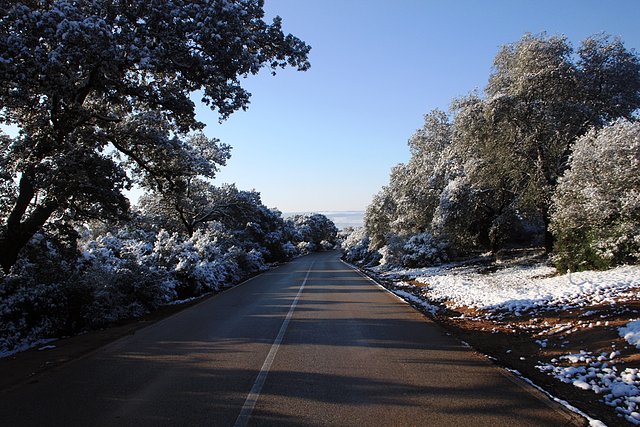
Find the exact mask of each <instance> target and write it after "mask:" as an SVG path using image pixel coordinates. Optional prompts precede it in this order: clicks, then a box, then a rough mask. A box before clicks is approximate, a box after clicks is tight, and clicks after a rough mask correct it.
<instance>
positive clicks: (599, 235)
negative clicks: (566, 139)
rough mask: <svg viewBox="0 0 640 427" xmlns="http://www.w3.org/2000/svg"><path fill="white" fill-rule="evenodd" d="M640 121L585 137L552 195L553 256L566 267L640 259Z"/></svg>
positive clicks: (605, 129) (609, 265) (579, 142)
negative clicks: (554, 243)
mask: <svg viewBox="0 0 640 427" xmlns="http://www.w3.org/2000/svg"><path fill="white" fill-rule="evenodd" d="M639 172H640V123H638V122H629V121H620V122H617V123H615V124H613V125H611V126H607V127H605V128H603V129H601V130H599V131H597V130H593V131H591V132H589V133H587V134H586V135H584V136H583V137H581V138H580V139H579V140H578V141H577V142H576V144H575V145H574V147H573V153H572V155H571V168H570V169H569V170H568V171H567V173H566V174H565V175H564V176H563V177H562V178H561V180H560V183H559V184H558V188H557V190H556V192H555V194H554V195H553V201H552V202H553V203H552V208H553V216H552V223H551V228H552V230H553V232H554V233H555V234H556V236H557V241H556V246H555V251H554V256H555V258H556V261H557V264H558V265H559V266H560V267H561V268H562V269H563V270H566V269H571V270H573V271H576V270H583V269H587V268H593V267H596V268H608V267H611V266H614V265H618V264H624V263H637V262H639V261H640V173H639Z"/></svg>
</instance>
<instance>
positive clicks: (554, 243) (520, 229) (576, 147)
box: [342, 34, 640, 426]
mask: <svg viewBox="0 0 640 427" xmlns="http://www.w3.org/2000/svg"><path fill="white" fill-rule="evenodd" d="M639 108H640V58H639V57H638V55H637V53H636V52H635V51H633V50H628V49H626V48H625V47H624V44H623V42H622V41H621V40H619V39H617V38H611V37H608V36H606V35H601V34H599V35H595V36H592V37H589V38H588V39H586V40H585V41H583V42H582V43H581V44H580V46H579V47H578V48H577V49H574V48H573V47H572V46H571V45H570V44H569V43H568V41H567V40H566V39H565V38H564V37H559V36H549V35H546V34H541V35H531V34H527V35H525V36H524V37H523V38H522V39H520V40H518V41H517V42H515V43H512V44H509V45H506V46H504V47H503V48H502V49H500V51H499V52H498V54H497V55H496V57H495V60H494V66H493V70H492V72H491V75H490V77H489V81H488V83H487V86H486V88H485V90H484V92H483V93H478V92H473V93H471V94H469V95H467V96H464V97H462V98H460V99H456V100H454V101H453V102H452V104H451V109H450V111H448V112H443V111H438V110H436V111H432V112H430V113H428V114H427V115H426V116H425V121H424V125H423V127H422V128H421V129H418V130H417V131H416V132H415V134H414V135H413V136H412V137H411V138H410V140H409V143H408V144H409V149H410V152H411V157H410V159H409V161H408V162H407V163H406V164H400V165H398V166H396V167H394V168H393V170H392V171H391V174H390V182H389V184H388V185H387V186H385V187H383V188H382V190H381V191H380V192H379V193H378V194H377V195H376V196H375V197H374V199H373V201H372V203H371V204H370V205H369V206H368V208H367V210H366V214H365V226H364V227H362V228H360V229H356V230H352V232H351V233H350V234H348V235H347V236H345V238H344V240H343V244H342V245H343V250H344V255H343V258H344V259H345V260H346V261H348V262H351V263H353V264H356V265H358V266H360V267H361V268H363V269H364V270H365V271H366V272H367V273H368V274H370V275H372V276H374V277H376V278H377V279H378V281H379V282H381V283H382V284H383V285H384V286H386V287H387V288H388V289H390V290H391V291H392V292H394V293H396V294H397V295H398V296H400V297H401V298H403V299H405V300H406V301H408V302H409V303H411V304H413V305H414V306H416V307H417V308H419V309H420V310H422V311H423V312H424V313H426V314H427V315H429V316H431V317H432V318H434V319H436V320H438V321H439V322H441V323H442V324H443V325H444V326H445V327H447V328H449V330H450V331H452V332H453V333H455V334H456V335H458V336H459V337H460V338H461V339H464V340H465V341H466V342H468V343H470V344H471V345H472V346H473V347H474V348H476V349H478V350H479V351H481V352H483V353H484V354H486V355H488V356H489V357H490V358H491V359H492V360H494V361H495V362H496V363H499V364H502V365H504V366H505V367H507V368H509V369H511V370H512V371H513V372H516V373H518V374H522V375H524V376H525V377H526V378H528V379H532V380H533V381H534V382H535V383H536V384H538V385H541V386H543V387H544V388H545V390H548V391H551V392H552V394H554V395H556V396H558V397H560V398H562V399H564V400H565V401H568V402H570V403H571V405H573V406H576V407H578V408H580V409H581V410H582V411H583V413H585V414H587V415H590V416H591V417H593V418H592V420H591V422H590V423H591V425H594V426H601V425H603V424H602V423H601V422H600V421H597V420H598V419H600V420H603V421H606V422H607V423H610V424H617V423H619V422H621V421H622V420H626V421H627V422H629V423H632V424H640V407H639V406H638V405H639V404H640V376H639V375H638V372H640V371H639V370H638V345H639V344H638V343H639V341H638V339H637V337H638V336H639V335H640V332H638V331H639V330H640V325H639V324H638V322H637V321H636V320H637V319H638V317H640V297H639V296H638V295H639V292H640V269H639V268H640V267H639V266H638V265H637V264H638V263H639V261H640V197H639V195H640V173H639V171H640V122H638V109H639Z"/></svg>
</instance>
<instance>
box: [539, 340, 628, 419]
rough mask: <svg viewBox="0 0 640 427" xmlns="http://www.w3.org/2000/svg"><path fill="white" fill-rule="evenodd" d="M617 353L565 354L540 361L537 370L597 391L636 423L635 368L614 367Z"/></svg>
mask: <svg viewBox="0 0 640 427" xmlns="http://www.w3.org/2000/svg"><path fill="white" fill-rule="evenodd" d="M617 356H618V353H617V352H615V351H614V352H611V353H610V354H607V353H601V354H600V355H598V356H596V355H594V354H592V353H591V352H588V351H581V352H580V353H578V354H568V355H565V356H561V357H559V358H557V359H552V360H551V363H546V364H540V365H538V366H537V368H538V369H539V370H540V371H541V372H546V373H548V374H550V375H553V376H554V377H555V378H557V379H558V380H560V381H562V382H564V383H567V384H573V385H574V386H575V387H578V388H581V389H583V390H593V392H594V393H596V394H601V395H602V396H603V400H604V403H605V405H607V406H611V407H612V408H615V411H616V412H617V413H618V414H620V415H622V416H624V418H625V419H626V420H627V421H629V422H630V423H633V424H635V425H640V407H639V404H640V376H639V375H638V369H635V368H625V369H624V370H620V369H618V368H617V367H616V364H615V362H616V357H617Z"/></svg>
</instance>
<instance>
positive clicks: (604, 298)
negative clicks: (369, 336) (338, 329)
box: [374, 260, 640, 425]
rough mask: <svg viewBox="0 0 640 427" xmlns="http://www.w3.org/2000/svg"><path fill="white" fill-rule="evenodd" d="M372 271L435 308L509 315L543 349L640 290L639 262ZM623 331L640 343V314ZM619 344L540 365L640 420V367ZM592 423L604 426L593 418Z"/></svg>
mask: <svg viewBox="0 0 640 427" xmlns="http://www.w3.org/2000/svg"><path fill="white" fill-rule="evenodd" d="M374 273H375V274H376V275H377V276H378V277H381V278H382V279H386V280H387V281H391V282H394V283H393V286H392V290H393V292H395V293H396V294H397V295H398V296H400V297H402V298H404V299H405V300H408V301H410V302H411V303H413V304H417V305H420V306H422V307H424V308H425V309H426V310H427V311H428V312H430V313H431V314H436V313H437V310H438V306H440V307H442V306H445V307H447V308H451V309H456V308H459V309H461V308H465V307H469V308H472V309H475V312H477V313H478V314H477V318H472V319H471V320H480V319H484V320H485V321H486V320H490V321H491V322H495V324H496V325H498V324H499V323H501V322H502V320H504V319H506V322H502V323H507V322H508V323H507V324H506V328H507V331H511V332H516V329H519V330H520V331H521V332H526V333H529V334H530V335H531V336H532V338H533V339H534V342H536V343H537V344H538V345H539V346H540V348H541V349H544V348H546V347H547V345H548V344H549V342H550V340H552V339H555V340H558V339H560V341H561V343H560V345H558V346H557V347H556V348H558V349H562V348H565V344H567V343H568V341H564V340H567V339H568V337H569V336H570V335H571V334H573V333H574V332H578V331H581V330H585V329H588V330H591V328H594V330H595V329H598V328H609V327H610V326H609V321H604V320H603V321H599V320H597V318H596V319H592V320H587V318H593V317H594V316H595V315H596V314H600V312H601V311H600V310H602V309H603V308H604V307H619V309H620V310H622V311H621V313H623V312H624V307H623V306H624V302H625V301H634V300H636V301H637V300H638V294H639V293H640V266H622V267H618V268H615V269H612V270H609V271H585V272H579V273H567V274H564V275H558V274H557V272H556V270H555V268H553V267H550V266H549V265H548V264H546V263H543V262H539V263H531V262H525V263H520V264H519V265H518V263H517V262H514V263H512V264H506V265H505V264H502V265H500V264H493V265H488V264H487V263H486V262H484V263H483V262H482V260H480V262H476V263H452V264H446V265H442V266H438V267H430V268H422V269H397V270H391V271H389V270H383V269H374ZM434 304H435V305H434ZM573 309H578V311H577V313H580V314H579V315H577V316H576V318H575V319H571V318H569V319H565V320H564V321H558V322H552V323H548V322H546V321H544V322H542V321H541V320H539V319H538V318H537V317H535V316H540V314H542V313H552V312H557V313H567V312H568V311H569V310H573ZM463 312H464V311H463ZM474 316H476V315H474ZM461 317H464V314H463V315H461ZM601 317H604V316H601ZM525 318H528V319H531V321H530V322H525V321H521V322H520V323H518V321H517V319H523V320H525ZM513 319H516V320H515V321H514V320H513ZM536 322H538V323H537V324H536ZM496 331H497V329H495V328H494V333H495V332H496ZM617 332H618V334H619V335H620V337H623V338H624V339H625V340H626V341H627V342H628V343H630V344H631V345H633V346H636V347H637V348H640V320H637V321H630V322H628V323H627V324H626V325H625V326H623V327H620V328H619V329H618V331H617ZM613 347H614V348H613V349H612V350H613V351H610V352H608V353H606V352H590V351H587V350H582V351H580V352H579V353H570V354H565V355H562V356H559V357H555V358H553V359H551V360H550V361H549V362H538V364H537V365H536V368H537V369H538V370H539V371H540V372H542V373H545V374H547V375H552V376H553V377H555V378H556V379H558V380H559V381H562V382H564V383H568V384H572V385H573V386H575V387H577V388H579V389H582V390H590V391H592V392H593V393H596V394H598V395H601V396H602V400H601V401H602V402H603V403H604V404H606V405H608V406H610V407H612V408H613V410H614V411H615V412H616V414H617V415H618V416H619V417H623V418H624V419H626V420H627V421H628V422H629V423H632V424H635V425H640V369H636V368H632V367H628V365H626V366H623V365H625V362H624V361H623V360H621V359H620V357H621V356H620V352H619V351H616V350H615V346H613ZM590 422H591V425H603V424H602V423H600V422H599V421H597V420H593V419H590Z"/></svg>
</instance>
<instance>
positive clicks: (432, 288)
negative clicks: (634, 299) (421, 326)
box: [394, 264, 640, 315]
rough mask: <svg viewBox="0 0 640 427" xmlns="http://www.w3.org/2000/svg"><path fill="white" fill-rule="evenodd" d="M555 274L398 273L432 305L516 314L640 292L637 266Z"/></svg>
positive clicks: (519, 270)
mask: <svg viewBox="0 0 640 427" xmlns="http://www.w3.org/2000/svg"><path fill="white" fill-rule="evenodd" d="M394 273H396V274H399V272H394ZM555 273H556V270H555V268H553V267H549V266H547V265H544V264H538V265H533V266H526V267H523V266H512V267H505V268H503V269H500V270H498V271H495V272H493V273H491V274H484V273H482V272H478V271H477V268H476V269H475V271H474V270H473V269H470V268H469V267H468V266H467V267H452V268H433V269H420V270H415V271H411V270H404V271H402V273H401V274H403V275H404V276H406V277H409V278H413V279H414V280H415V281H416V282H418V283H421V284H423V285H424V288H423V289H422V292H423V293H424V296H425V297H427V298H428V299H429V300H431V301H441V302H444V301H446V302H447V305H449V306H451V307H463V306H464V307H472V308H476V309H481V310H487V311H490V312H499V311H500V312H502V311H506V312H511V313H513V314H515V315H518V313H519V312H522V311H527V310H532V309H543V310H566V309H569V308H575V307H584V306H588V305H594V304H607V303H613V302H614V301H620V299H621V298H624V297H625V296H629V297H631V296H633V295H634V292H633V290H634V289H636V288H640V266H623V267H618V268H616V269H612V270H609V271H585V272H580V273H569V274H565V275H561V276H555ZM397 285H399V286H403V283H398V284H397ZM404 285H405V286H406V285H408V284H407V283H406V282H405V283H404Z"/></svg>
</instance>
